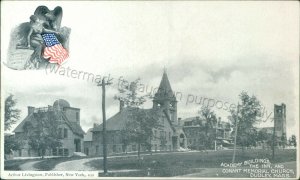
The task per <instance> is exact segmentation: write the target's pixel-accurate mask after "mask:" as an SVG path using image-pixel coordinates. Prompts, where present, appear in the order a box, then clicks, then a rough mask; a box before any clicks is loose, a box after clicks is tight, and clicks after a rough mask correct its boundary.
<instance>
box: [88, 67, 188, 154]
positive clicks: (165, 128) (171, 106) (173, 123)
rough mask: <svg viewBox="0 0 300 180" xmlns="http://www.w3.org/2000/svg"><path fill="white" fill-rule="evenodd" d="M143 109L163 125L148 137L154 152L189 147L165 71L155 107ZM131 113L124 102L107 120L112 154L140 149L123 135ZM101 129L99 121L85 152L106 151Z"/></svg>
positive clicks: (91, 131) (109, 146)
mask: <svg viewBox="0 0 300 180" xmlns="http://www.w3.org/2000/svg"><path fill="white" fill-rule="evenodd" d="M141 110H142V111H144V113H146V114H149V115H151V116H152V117H153V118H157V120H158V121H159V122H160V125H161V127H160V128H157V129H156V128H154V129H153V130H152V131H153V135H154V136H153V138H150V137H149V141H150V144H151V151H176V150H179V149H180V148H186V147H187V142H186V136H185V134H184V132H183V128H182V126H181V125H180V124H179V123H178V119H177V100H176V97H175V95H174V93H173V91H172V88H171V84H170V82H169V79H168V76H167V73H166V72H164V73H163V76H162V79H161V82H160V85H159V88H158V90H157V92H156V93H155V95H154V98H153V106H152V108H150V109H141ZM130 112H131V109H130V107H123V104H122V103H121V104H120V110H119V112H118V113H116V114H115V115H113V116H112V117H111V118H109V119H108V120H107V122H106V129H107V138H108V139H107V143H108V145H107V151H108V153H109V154H112V153H122V152H132V151H137V144H135V143H131V144H129V145H126V146H125V145H124V143H123V140H122V135H121V131H122V130H123V129H124V128H125V125H126V122H127V121H130V120H131V119H130V116H129V114H130ZM102 128H103V127H102V124H100V125H94V127H93V128H92V129H90V130H89V132H88V133H90V134H91V135H90V138H87V139H86V140H85V142H84V152H85V154H87V155H101V154H102V153H103V144H102V143H103V142H102V138H103V137H102ZM141 151H146V147H143V146H142V147H141Z"/></svg>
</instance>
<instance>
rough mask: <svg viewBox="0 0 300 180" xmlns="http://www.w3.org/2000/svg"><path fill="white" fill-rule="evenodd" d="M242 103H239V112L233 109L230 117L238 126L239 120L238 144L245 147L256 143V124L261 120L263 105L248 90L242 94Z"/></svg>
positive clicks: (234, 125) (232, 122) (233, 123)
mask: <svg viewBox="0 0 300 180" xmlns="http://www.w3.org/2000/svg"><path fill="white" fill-rule="evenodd" d="M239 97H240V100H241V105H239V113H238V114H237V111H236V110H235V109H232V110H231V115H230V116H229V117H228V118H229V120H230V121H231V124H232V126H233V127H236V120H237V121H238V122H237V144H239V145H240V146H242V149H243V150H244V147H249V146H252V145H254V146H255V143H256V130H255V128H254V125H256V124H257V123H259V122H261V116H262V111H261V105H260V101H259V100H258V99H257V98H256V97H255V96H254V95H252V96H249V95H248V94H247V92H242V93H241V94H240V95H239Z"/></svg>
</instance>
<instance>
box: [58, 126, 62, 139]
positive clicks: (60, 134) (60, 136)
mask: <svg viewBox="0 0 300 180" xmlns="http://www.w3.org/2000/svg"><path fill="white" fill-rule="evenodd" d="M58 137H59V138H62V128H59V129H58Z"/></svg>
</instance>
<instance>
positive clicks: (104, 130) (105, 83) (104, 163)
mask: <svg viewBox="0 0 300 180" xmlns="http://www.w3.org/2000/svg"><path fill="white" fill-rule="evenodd" d="M110 84H112V83H111V82H105V77H104V78H103V79H102V82H101V83H98V86H101V87H102V119H103V123H102V125H103V126H102V127H103V131H102V132H103V173H104V175H107V144H106V113H105V86H106V85H110Z"/></svg>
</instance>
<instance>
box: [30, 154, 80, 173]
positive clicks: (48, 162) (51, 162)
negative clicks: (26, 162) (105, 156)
mask: <svg viewBox="0 0 300 180" xmlns="http://www.w3.org/2000/svg"><path fill="white" fill-rule="evenodd" d="M83 158H85V157H78V156H74V157H59V158H51V159H45V160H44V161H41V162H38V163H36V164H34V166H33V167H34V168H36V169H39V170H41V171H50V170H52V169H53V168H54V167H55V166H56V165H57V164H59V163H62V162H66V161H72V160H77V159H83Z"/></svg>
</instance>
